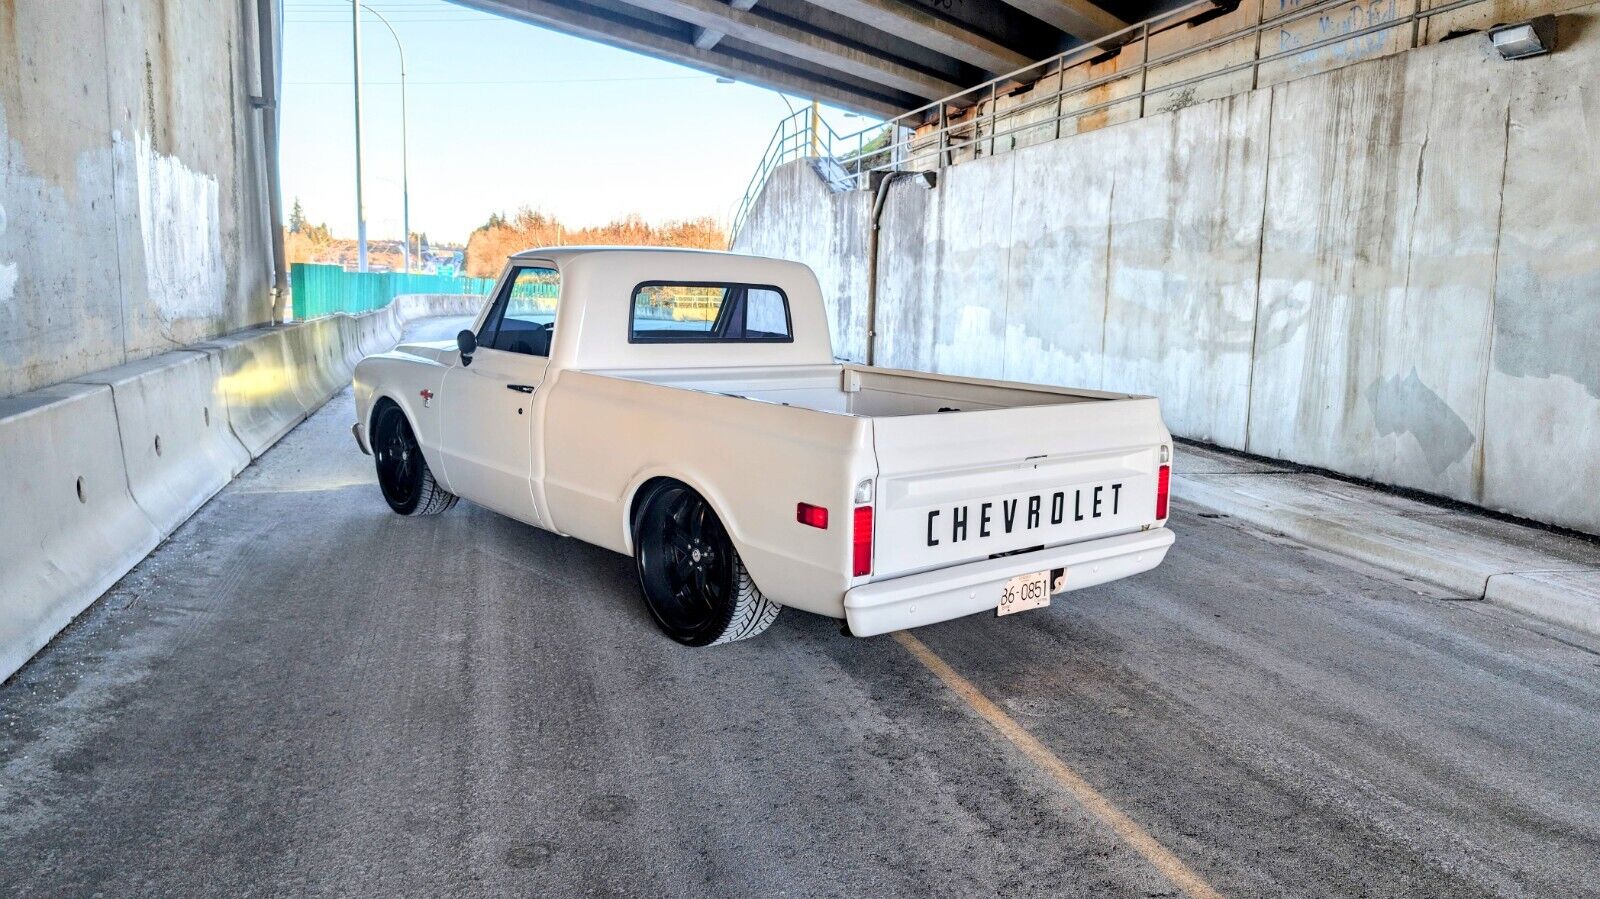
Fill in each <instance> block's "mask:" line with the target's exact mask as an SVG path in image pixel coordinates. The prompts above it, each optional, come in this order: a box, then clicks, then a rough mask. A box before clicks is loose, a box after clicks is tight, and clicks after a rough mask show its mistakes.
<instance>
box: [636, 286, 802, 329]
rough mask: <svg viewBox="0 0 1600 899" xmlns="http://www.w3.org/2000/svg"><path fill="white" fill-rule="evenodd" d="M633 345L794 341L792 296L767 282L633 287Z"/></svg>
mask: <svg viewBox="0 0 1600 899" xmlns="http://www.w3.org/2000/svg"><path fill="white" fill-rule="evenodd" d="M628 340H629V341H630V342H632V343H732V342H741V341H754V342H769V343H791V342H793V341H794V333H793V331H792V329H791V324H790V319H789V298H788V296H786V295H785V294H784V292H783V291H782V290H780V289H778V288H776V287H773V286H771V285H766V284H724V283H704V282H679V281H646V282H645V283H643V284H640V285H639V286H638V287H635V288H634V289H633V309H632V313H631V315H630V320H629V325H628Z"/></svg>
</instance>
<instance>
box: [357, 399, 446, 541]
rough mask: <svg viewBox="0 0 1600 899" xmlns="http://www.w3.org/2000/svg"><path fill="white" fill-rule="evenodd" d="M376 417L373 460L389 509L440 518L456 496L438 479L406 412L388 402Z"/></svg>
mask: <svg viewBox="0 0 1600 899" xmlns="http://www.w3.org/2000/svg"><path fill="white" fill-rule="evenodd" d="M372 418H373V420H372V438H371V439H372V460H373V464H374V465H376V466H377V468H378V486H379V487H380V488H382V490H383V498H384V500H386V501H387V502H388V503H389V508H391V509H393V510H395V511H396V512H398V513H400V514H401V515H438V514H439V513H440V512H443V511H445V510H446V509H448V508H450V507H451V506H453V505H455V504H456V495H455V494H454V493H451V492H450V491H448V490H446V489H444V488H443V487H441V486H439V482H438V481H436V480H434V478H433V471H432V470H430V469H429V468H428V460H427V459H424V458H423V457H422V447H421V446H419V445H418V444H417V435H416V434H414V433H412V431H411V422H410V421H408V420H407V419H406V414H405V412H403V411H401V409H400V407H399V406H397V405H395V404H394V403H392V402H388V401H384V402H382V403H380V404H379V405H378V408H377V410H376V411H374V412H373V416H372Z"/></svg>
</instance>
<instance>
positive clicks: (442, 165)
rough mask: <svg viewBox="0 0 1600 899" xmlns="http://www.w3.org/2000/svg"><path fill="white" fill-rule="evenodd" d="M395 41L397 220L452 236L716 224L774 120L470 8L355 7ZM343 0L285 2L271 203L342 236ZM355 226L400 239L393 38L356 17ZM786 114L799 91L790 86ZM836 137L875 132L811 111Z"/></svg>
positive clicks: (628, 56) (772, 111) (632, 63)
mask: <svg viewBox="0 0 1600 899" xmlns="http://www.w3.org/2000/svg"><path fill="white" fill-rule="evenodd" d="M366 4H367V6H369V7H370V8H371V9H373V10H375V11H376V12H377V13H379V14H381V15H383V16H384V17H386V18H387V19H388V20H389V22H390V23H391V24H392V25H393V26H394V29H395V31H396V32H398V34H399V38H400V40H401V41H402V42H403V43H404V46H405V59H406V75H407V85H408V87H407V93H408V97H409V102H408V104H407V106H408V113H409V114H408V118H409V128H408V129H407V130H408V132H409V150H410V179H409V180H410V187H411V191H410V192H411V229H412V230H413V231H419V232H426V233H427V234H428V236H429V239H430V240H434V241H441V240H456V241H465V240H466V238H467V235H468V234H470V233H471V231H472V230H473V229H474V228H477V227H478V226H480V225H482V224H483V223H484V221H485V220H487V219H488V217H489V215H490V213H493V212H500V213H505V214H510V213H514V212H516V211H517V210H518V209H520V208H522V207H524V206H527V207H531V208H534V209H538V210H541V211H544V212H548V213H552V214H554V215H556V216H558V217H559V218H561V219H562V220H563V221H564V222H566V223H567V224H568V225H570V226H584V225H596V224H601V223H603V222H606V221H609V220H611V219H614V218H619V217H621V216H623V215H627V214H629V213H638V214H640V215H642V216H644V217H645V218H646V219H647V220H650V221H662V220H666V219H685V218H697V217H700V216H712V217H714V218H716V219H717V220H718V221H719V222H722V223H723V224H724V225H725V224H726V223H727V220H728V219H729V218H730V217H731V216H732V214H733V211H734V209H735V207H736V206H737V204H738V201H739V198H740V196H741V195H742V194H743V193H744V189H745V185H746V184H747V183H748V181H749V179H750V176H751V174H752V173H753V172H754V171H755V168H756V165H757V164H758V163H759V162H760V160H761V154H762V152H763V151H764V150H765V149H766V146H767V141H768V140H769V139H770V138H771V136H772V132H773V129H775V128H776V127H777V124H778V121H779V120H780V119H782V118H783V117H784V116H786V115H788V114H789V108H788V106H786V105H785V100H784V96H783V95H781V94H779V93H777V92H775V91H772V90H768V89H766V88H761V87H756V86H754V85H749V84H745V83H743V82H737V83H734V84H718V83H717V81H716V79H715V78H714V77H713V76H711V75H706V74H702V73H700V72H696V71H694V70H693V69H686V68H683V67H682V66H678V65H674V64H672V63H668V62H663V61H660V60H656V59H652V58H650V57H646V56H642V55H639V54H635V53H630V52H627V51H624V50H618V49H615V48H612V47H607V46H605V45H602V44H597V43H592V42H589V41H584V40H580V39H578V38H574V37H568V36H566V35H563V34H558V33H556V32H554V31H547V30H545V29H542V28H538V27H536V26H533V25H528V24H524V23H521V22H514V21H511V20H508V19H502V18H499V17H497V16H492V15H487V14H484V13H479V12H474V11H472V10H469V9H465V8H463V7H459V6H455V5H453V4H450V3H447V2H443V0H366ZM350 44H351V41H350V3H349V0H285V2H284V47H283V51H284V60H283V63H284V72H283V80H284V87H283V104H282V151H281V152H282V160H281V161H282V166H283V194H284V205H285V209H286V211H287V209H288V208H289V207H291V206H292V205H293V203H294V202H295V200H296V199H298V200H299V201H300V204H301V206H302V208H303V209H304V210H305V214H306V218H307V219H309V220H310V221H311V222H313V223H326V224H327V225H329V226H330V227H331V228H332V229H333V232H334V234H335V235H336V236H340V237H353V236H355V218H356V200H355V139H354V126H353V121H354V112H353V106H354V103H353V90H352V74H353V73H352V68H353V67H352V65H351V46H350ZM361 64H362V65H361V67H362V84H363V88H362V99H361V107H362V109H361V112H362V120H363V128H362V164H363V173H362V184H363V186H364V192H365V202H366V208H367V234H368V237H369V238H372V239H399V237H400V233H401V196H402V192H401V152H400V151H401V140H400V138H401V127H400V122H401V116H400V86H399V71H400V64H399V57H398V54H397V53H396V49H395V40H394V38H393V37H391V35H390V34H389V31H388V29H386V28H385V27H384V26H383V24H382V23H381V22H379V21H378V20H377V18H376V17H375V16H374V15H373V14H372V13H370V12H364V13H363V15H362V26H361ZM788 102H789V103H791V104H793V105H794V107H795V108H796V109H799V108H802V107H803V106H805V105H806V104H807V103H809V98H804V97H796V96H790V97H789V98H788ZM823 116H824V118H826V119H827V120H828V121H829V123H830V124H831V125H832V126H833V128H834V129H835V130H836V131H838V132H839V133H840V134H849V133H853V132H856V131H859V130H861V129H862V128H865V127H868V126H870V125H873V124H875V120H873V119H870V118H864V117H847V116H846V115H845V114H844V113H843V112H841V111H839V110H836V109H831V108H829V107H827V106H824V107H823Z"/></svg>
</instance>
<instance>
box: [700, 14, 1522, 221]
mask: <svg viewBox="0 0 1600 899" xmlns="http://www.w3.org/2000/svg"><path fill="white" fill-rule="evenodd" d="M1244 2H1250V0H1244ZM1255 2H1256V3H1257V4H1258V10H1259V14H1258V15H1257V16H1256V18H1255V20H1254V21H1252V22H1248V23H1245V24H1243V25H1241V26H1240V27H1238V28H1234V29H1231V30H1228V31H1225V32H1222V33H1220V34H1217V35H1214V36H1212V37H1209V38H1206V39H1204V40H1201V41H1198V42H1196V43H1193V44H1189V45H1186V46H1183V47H1179V48H1176V49H1173V50H1171V51H1170V52H1165V53H1162V54H1159V55H1154V56H1152V55H1151V52H1150V46H1151V38H1153V37H1156V36H1158V35H1160V34H1162V33H1164V32H1168V31H1171V30H1173V29H1176V28H1180V27H1195V26H1198V25H1201V24H1204V23H1206V22H1210V21H1213V20H1214V19H1217V18H1220V17H1221V16H1224V15H1228V14H1230V13H1232V12H1234V11H1236V10H1237V9H1238V8H1239V7H1240V5H1241V2H1240V0H1195V2H1192V3H1189V4H1187V5H1185V6H1181V7H1179V8H1177V9H1174V10H1172V11H1171V12H1167V13H1162V14H1161V15H1158V16H1153V17H1151V18H1149V19H1146V20H1145V21H1143V22H1139V23H1137V24H1134V25H1130V26H1128V27H1127V28H1124V29H1122V30H1121V31H1118V32H1115V33H1113V34H1108V35H1106V36H1105V37H1102V38H1099V39H1097V40H1095V41H1094V42H1093V43H1088V44H1084V45H1082V46H1079V47H1074V48H1073V49H1071V50H1067V51H1065V52H1063V53H1059V54H1057V55H1055V56H1052V57H1050V58H1048V59H1043V60H1040V61H1038V62H1036V63H1032V64H1030V65H1028V66H1025V67H1023V68H1020V69H1017V70H1016V71H1014V72H1010V73H1008V74H1006V75H1002V76H1000V77H998V78H995V79H992V80H990V81H987V82H985V83H983V84H980V85H977V86H976V87H973V88H969V89H967V90H965V91H962V92H960V93H957V94H952V95H950V96H948V97H945V98H944V99H941V100H935V101H933V102H932V103H929V104H927V105H925V106H922V107H919V108H917V109H913V110H911V111H910V112H906V113H903V114H901V115H899V116H896V117H895V118H893V119H890V120H888V121H887V122H885V123H883V124H882V125H878V126H872V127H869V128H865V129H863V130H861V131H858V132H855V133H853V134H846V135H839V134H837V133H835V132H834V131H833V129H832V128H831V127H829V126H828V125H827V123H826V122H820V121H819V119H818V118H817V117H816V116H812V115H810V114H809V113H808V112H807V111H804V110H802V111H801V112H797V113H795V114H794V115H791V116H788V117H786V118H784V119H783V120H782V121H781V122H779V123H778V127H777V129H776V130H775V131H774V132H773V135H772V139H771V140H769V141H768V142H767V149H766V152H765V153H763V155H762V158H761V162H760V163H759V164H758V165H757V166H756V171H755V173H754V174H753V175H752V176H751V178H750V181H749V183H748V184H747V185H746V187H745V192H744V196H743V197H742V198H741V199H740V201H739V206H738V209H737V211H736V212H735V214H734V216H733V218H732V223H731V225H730V227H729V230H728V239H729V241H730V243H731V242H732V240H733V237H734V236H735V235H737V234H738V233H739V229H740V228H741V227H743V225H744V223H745V220H746V219H747V218H748V217H749V215H750V209H751V207H752V206H753V205H754V203H755V200H756V198H757V197H758V196H759V195H760V193H761V190H762V188H763V187H764V186H765V184H766V180H767V177H768V176H769V175H770V174H771V173H772V171H773V170H774V169H776V168H777V167H778V166H780V165H783V164H784V163H787V162H791V161H793V160H795V159H803V158H807V157H826V158H828V159H830V160H831V164H832V166H835V167H836V170H837V171H838V172H840V173H842V174H843V176H844V177H847V178H849V179H850V180H851V183H852V185H853V186H854V187H856V188H862V187H866V186H868V185H869V182H870V180H871V177H872V175H873V174H875V173H878V172H893V171H919V170H924V169H942V168H945V167H947V166H950V165H955V164H957V163H958V162H961V161H962V156H961V155H958V154H964V153H965V152H966V151H970V156H971V158H977V157H979V156H981V155H994V154H995V153H997V152H1004V151H1005V150H1010V149H1012V148H1011V147H1010V146H1005V147H1003V148H1002V147H1001V142H1002V140H1003V139H1005V138H1013V139H1014V138H1015V136H1016V135H1018V134H1021V133H1024V132H1028V131H1037V130H1042V129H1048V130H1050V132H1051V133H1050V134H1049V135H1048V136H1047V137H1046V138H1045V139H1046V140H1053V139H1056V138H1059V137H1062V136H1063V131H1062V123H1063V122H1076V120H1077V119H1080V118H1083V117H1085V116H1090V115H1094V114H1095V113H1100V112H1105V111H1107V110H1108V109H1110V108H1111V107H1114V106H1120V105H1123V104H1132V103H1137V104H1138V116H1137V117H1138V118H1143V117H1144V115H1145V112H1146V110H1145V102H1146V100H1147V99H1148V98H1149V97H1151V96H1152V95H1157V94H1170V93H1173V92H1175V91H1181V90H1183V89H1185V88H1191V87H1193V86H1195V85H1197V84H1200V83H1202V82H1205V81H1210V80H1212V79H1216V78H1222V77H1226V76H1228V75H1233V74H1236V73H1239V72H1246V71H1248V72H1250V74H1251V77H1250V86H1249V88H1248V89H1250V90H1253V89H1255V88H1257V87H1259V86H1260V71H1261V68H1262V66H1265V65H1270V64H1272V63H1276V62H1281V61H1283V60H1288V59H1292V58H1294V57H1303V56H1306V55H1308V54H1313V53H1315V52H1316V51H1318V50H1321V49H1323V48H1326V47H1333V46H1336V45H1339V44H1343V43H1347V42H1349V41H1353V40H1358V39H1360V38H1363V37H1367V36H1370V35H1375V34H1378V33H1380V32H1384V31H1389V30H1391V29H1404V28H1406V26H1410V27H1409V29H1408V30H1409V35H1408V43H1407V44H1406V46H1405V47H1403V48H1402V47H1396V48H1394V49H1393V50H1389V51H1384V52H1397V51H1398V50H1399V49H1414V48H1416V47H1417V46H1418V38H1419V31H1420V28H1421V23H1422V22H1423V21H1425V20H1427V19H1428V18H1430V17H1433V16H1437V15H1442V14H1444V13H1448V12H1453V11H1455V10H1458V9H1462V8H1465V7H1468V6H1475V5H1481V4H1484V3H1487V2H1491V0H1452V2H1446V3H1441V4H1438V5H1436V6H1432V7H1430V8H1428V9H1416V8H1415V7H1416V6H1417V5H1419V3H1421V2H1426V0H1409V5H1411V6H1412V10H1411V11H1410V12H1408V13H1402V12H1400V11H1399V7H1400V6H1403V5H1406V4H1407V2H1408V0H1398V2H1383V0H1366V2H1363V0H1320V2H1318V0H1312V2H1308V3H1307V4H1306V5H1305V6H1304V7H1302V8H1300V9H1296V10H1292V11H1289V12H1285V13H1282V14H1281V15H1276V16H1272V17H1271V18H1268V16H1267V14H1266V13H1267V9H1266V5H1267V4H1266V0H1255ZM1379 7H1382V8H1383V12H1384V13H1387V14H1388V15H1387V17H1385V18H1379V19H1376V20H1373V19H1372V18H1371V17H1372V15H1373V14H1374V13H1377V12H1378V9H1379ZM1338 9H1346V10H1349V11H1350V12H1352V13H1353V14H1356V15H1364V16H1367V17H1368V18H1369V22H1368V24H1366V25H1364V26H1359V27H1352V28H1349V29H1347V30H1338V29H1335V30H1334V33H1332V34H1329V35H1326V36H1324V37H1320V38H1318V39H1316V40H1310V41H1306V42H1304V43H1295V44H1294V46H1291V47H1287V48H1284V49H1280V50H1277V51H1274V52H1266V53H1264V52H1262V51H1263V47H1262V37H1263V35H1265V34H1266V33H1268V32H1272V31H1278V32H1280V33H1282V32H1283V30H1284V29H1285V28H1286V27H1288V26H1291V25H1294V24H1295V23H1299V22H1304V21H1307V20H1309V19H1311V18H1312V17H1314V16H1323V17H1326V16H1327V14H1328V13H1329V12H1330V11H1333V10H1338ZM1330 21H1331V20H1330ZM1323 24H1324V25H1326V24H1327V22H1324V23H1323ZM1325 30H1326V29H1325ZM1251 37H1253V38H1254V40H1253V41H1251V45H1252V46H1251V49H1250V57H1249V58H1248V59H1244V60H1240V61H1238V62H1232V63H1226V64H1223V65H1220V66H1218V67H1216V68H1210V69H1206V70H1205V71H1203V72H1199V73H1197V74H1194V75H1190V76H1188V77H1185V78H1181V79H1176V80H1172V81H1162V82H1161V83H1159V84H1156V85H1154V86H1152V85H1151V84H1150V73H1151V71H1152V70H1158V69H1161V68H1164V67H1167V66H1172V65H1174V64H1176V63H1180V62H1182V61H1184V60H1186V59H1190V58H1193V57H1196V56H1199V55H1200V54H1203V53H1207V52H1210V51H1213V50H1216V49H1218V48H1221V47H1225V46H1227V45H1229V44H1232V43H1235V42H1238V41H1241V40H1244V39H1247V38H1251ZM1135 45H1137V47H1138V52H1139V54H1140V57H1139V59H1138V60H1137V62H1135V63H1134V64H1132V65H1129V66H1126V67H1122V68H1119V69H1117V70H1116V71H1114V72H1110V73H1107V74H1105V75H1101V76H1098V77H1094V78H1089V79H1087V80H1084V81H1081V82H1078V83H1075V84H1071V85H1068V84H1066V78H1065V73H1066V72H1067V71H1068V70H1070V69H1072V68H1075V67H1077V66H1082V65H1086V64H1092V63H1095V62H1100V61H1106V60H1109V59H1112V58H1115V57H1116V55H1118V54H1119V53H1121V52H1122V51H1123V50H1124V49H1127V48H1130V47H1133V46H1135ZM1377 55H1382V54H1381V53H1377V52H1374V53H1369V54H1366V55H1363V56H1361V57H1359V58H1352V59H1348V60H1346V61H1345V62H1344V63H1340V64H1348V63H1353V62H1358V61H1360V60H1361V59H1368V58H1372V57H1373V56H1377ZM1331 67H1333V66H1330V68H1331ZM1058 76H1059V77H1058ZM1051 77H1057V87H1056V89H1055V90H1046V91H1041V90H1040V86H1041V85H1043V84H1044V83H1045V82H1046V81H1047V79H1049V78H1051ZM1131 79H1137V80H1138V90H1137V91H1129V92H1127V93H1124V94H1120V95H1119V96H1116V97H1113V98H1111V99H1107V100H1103V101H1099V102H1095V103H1090V104H1087V105H1081V106H1077V107H1075V108H1068V107H1067V101H1068V100H1070V99H1072V98H1075V97H1081V96H1083V95H1086V94H1089V93H1090V92H1092V91H1095V90H1097V89H1101V88H1105V87H1107V86H1108V85H1111V84H1114V83H1116V82H1121V81H1128V80H1131ZM1023 92H1028V93H1029V94H1030V96H1028V97H1027V98H1026V99H1024V100H1021V101H1019V102H1017V103H1015V104H1011V105H1005V106H1004V108H1002V103H1001V101H1002V100H1005V99H1008V98H1010V97H1011V96H1013V95H1015V94H1019V93H1023ZM1239 92H1242V91H1239ZM1052 107H1053V108H1052ZM969 111H970V112H969ZM1035 112H1037V113H1041V115H1037V116H1035V115H1030V113H1035ZM953 113H958V114H960V115H959V117H957V116H955V115H953ZM930 126H932V127H931V128H930ZM1069 133H1070V132H1069ZM1013 142H1014V140H1013ZM985 145H987V154H985V153H983V150H984V148H985ZM836 148H837V150H839V151H843V152H836Z"/></svg>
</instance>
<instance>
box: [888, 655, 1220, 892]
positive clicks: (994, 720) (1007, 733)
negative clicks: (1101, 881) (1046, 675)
mask: <svg viewBox="0 0 1600 899" xmlns="http://www.w3.org/2000/svg"><path fill="white" fill-rule="evenodd" d="M894 638H895V640H896V641H897V642H899V644H900V645H901V646H904V647H905V648H906V650H907V651H909V652H910V653H911V654H912V655H913V656H916V659H917V661H919V662H921V663H922V664H923V665H924V666H925V667H926V668H927V669H928V670H929V671H932V672H933V673H934V674H935V675H938V677H939V680H942V681H944V685H945V686H947V687H949V688H950V690H951V692H953V693H955V694H956V695H957V696H959V697H961V699H962V701H964V702H965V703H966V704H967V705H968V706H970V707H971V708H972V710H973V711H974V712H977V713H978V714H979V715H980V716H982V718H983V719H984V720H985V721H988V722H989V723H990V724H991V725H993V726H994V729H995V730H997V731H999V732H1000V735H1001V736H1003V737H1005V738H1006V739H1007V740H1010V741H1011V743H1012V745H1014V746H1016V747H1017V748H1018V749H1020V750H1022V754H1023V755H1025V756H1027V757H1028V758H1030V759H1032V760H1033V762H1034V764H1036V765H1038V766H1039V767H1040V768H1043V769H1044V772H1045V773H1046V774H1048V775H1050V776H1051V777H1052V778H1054V779H1055V781H1056V783H1058V784H1060V785H1061V786H1062V787H1064V788H1066V790H1067V792H1068V793H1071V794H1072V797H1073V798H1074V799H1076V800H1077V801H1078V804H1079V805H1082V806H1083V807H1084V808H1085V809H1087V810H1088V812H1089V813H1090V814H1091V815H1094V816H1095V817H1096V818H1099V819H1100V821H1101V822H1102V823H1104V824H1105V825H1106V826H1107V827H1109V828H1111V829H1112V830H1113V831H1115V832H1116V834H1117V836H1119V837H1121V838H1122V839H1124V840H1126V841H1127V842H1128V845H1130V846H1132V847H1133V848H1134V851H1136V852H1138V853H1139V854H1140V855H1142V856H1144V857H1145V860H1146V861H1148V862H1150V864H1151V865H1153V866H1154V867H1155V869H1156V870H1157V871H1160V872H1161V875H1162V876H1163V877H1165V878H1167V879H1168V880H1170V881H1172V883H1173V885H1174V886H1176V887H1178V888H1179V889H1181V890H1183V891H1184V892H1185V893H1188V894H1189V895H1190V896H1193V897H1194V899H1222V894H1221V893H1219V892H1217V891H1216V890H1215V889H1212V887H1211V885H1210V884H1208V883H1206V882H1205V880H1203V879H1202V878H1201V877H1200V875H1199V874H1196V873H1195V872H1194V870H1193V869H1192V868H1190V867H1189V866H1188V865H1186V864H1184V863H1183V860H1182V859H1180V858H1178V857H1177V856H1176V855H1173V854H1172V852H1171V850H1169V849H1167V847H1165V846H1163V845H1161V844H1160V843H1158V842H1156V838H1155V837H1152V836H1151V835H1150V834H1149V832H1147V831H1146V830H1145V829H1144V828H1142V827H1140V826H1139V825H1138V824H1137V823H1136V822H1135V821H1134V820H1133V819H1132V818H1130V817H1128V816H1127V815H1125V814H1123V812H1122V810H1121V809H1119V808H1117V807H1116V806H1114V805H1112V804H1111V801H1110V800H1108V799H1106V798H1105V797H1104V796H1102V795H1100V793H1099V791H1098V790H1096V789H1095V788H1094V787H1092V786H1090V785H1089V782H1088V781H1086V780H1084V779H1083V777H1082V776H1081V775H1079V774H1078V772H1076V771H1074V770H1072V769H1071V768H1069V767H1067V764H1066V763H1065V762H1063V761H1061V759H1059V758H1056V755H1055V753H1053V752H1051V751H1050V750H1049V748H1048V747H1046V746H1045V745H1044V744H1043V743H1041V742H1039V740H1038V738H1036V737H1034V735H1033V734H1030V733H1028V732H1027V731H1026V730H1024V729H1023V727H1022V725H1020V724H1018V723H1017V722H1016V721H1014V720H1013V719H1012V718H1011V716H1010V715H1007V714H1006V713H1005V712H1004V711H1002V710H1001V708H1000V707H999V706H997V705H995V704H994V702H993V701H991V700H990V699H989V697H987V696H985V695H983V692H982V691H980V690H979V689H978V688H977V687H974V686H973V685H972V682H971V681H969V680H967V679H966V678H964V677H962V676H961V675H959V674H957V673H956V672H955V669H953V668H951V667H950V666H949V665H948V664H947V663H946V662H945V660H944V659H941V658H939V657H938V656H937V655H935V654H934V652H933V650H931V649H929V648H928V646H927V644H925V643H923V642H922V641H921V640H918V639H917V638H916V637H913V636H911V634H909V633H907V632H905V631H896V632H895V634H894Z"/></svg>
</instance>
